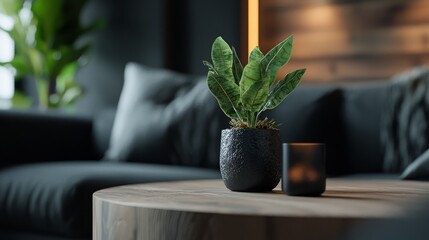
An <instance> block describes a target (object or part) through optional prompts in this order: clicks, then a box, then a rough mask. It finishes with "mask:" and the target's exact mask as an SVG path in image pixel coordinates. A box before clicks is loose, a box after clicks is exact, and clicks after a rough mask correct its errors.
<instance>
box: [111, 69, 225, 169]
mask: <svg viewBox="0 0 429 240" xmlns="http://www.w3.org/2000/svg"><path fill="white" fill-rule="evenodd" d="M226 126H227V120H226V119H225V117H223V114H222V113H221V111H220V110H219V108H218V107H217V104H216V102H215V99H214V98H213V97H212V96H211V94H210V92H209V91H208V88H207V86H206V81H205V77H193V76H188V75H184V74H179V73H176V72H173V71H169V70H165V69H153V68H148V67H145V66H142V65H139V64H136V63H130V64H127V66H126V69H125V82H124V87H123V89H122V92H121V96H120V100H119V104H118V109H117V113H116V116H115V120H114V124H113V129H112V134H111V138H110V147H109V150H108V151H107V153H106V159H108V160H112V161H129V162H145V163H158V164H174V165H187V166H199V167H213V168H216V167H218V165H219V164H218V162H219V142H220V130H221V129H222V128H224V127H226Z"/></svg>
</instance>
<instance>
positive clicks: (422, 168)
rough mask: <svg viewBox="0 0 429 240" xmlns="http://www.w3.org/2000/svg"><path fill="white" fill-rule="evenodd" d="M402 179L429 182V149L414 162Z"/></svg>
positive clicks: (405, 171)
mask: <svg viewBox="0 0 429 240" xmlns="http://www.w3.org/2000/svg"><path fill="white" fill-rule="evenodd" d="M401 178H402V179H413V180H429V149H428V150H426V152H424V153H423V154H422V155H420V156H419V157H418V158H417V159H416V160H415V161H414V162H412V163H411V164H410V165H409V166H408V167H407V168H406V169H405V170H404V172H403V173H402V175H401Z"/></svg>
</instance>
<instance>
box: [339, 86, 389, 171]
mask: <svg viewBox="0 0 429 240" xmlns="http://www.w3.org/2000/svg"><path fill="white" fill-rule="evenodd" d="M387 86H388V84H386V82H364V83H353V84H348V85H346V86H345V87H344V89H343V94H344V103H343V110H342V113H343V117H342V119H343V124H344V134H345V141H344V143H345V147H346V148H345V152H346V157H345V159H344V161H345V162H346V165H347V170H348V171H347V173H373V172H381V171H382V167H383V152H382V149H381V143H380V142H381V140H380V139H381V136H380V126H381V112H382V109H383V107H384V106H383V104H384V98H385V94H386V90H387Z"/></svg>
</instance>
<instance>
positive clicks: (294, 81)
mask: <svg viewBox="0 0 429 240" xmlns="http://www.w3.org/2000/svg"><path fill="white" fill-rule="evenodd" d="M305 70H306V69H299V70H295V71H293V72H290V73H288V74H287V75H286V76H285V77H284V78H283V79H282V80H280V81H279V82H278V83H277V84H276V85H275V87H274V88H273V90H272V91H271V92H270V94H269V96H268V99H267V103H266V105H265V107H266V109H273V108H275V107H277V106H278V105H279V104H280V103H281V102H283V100H284V99H285V98H286V97H287V96H288V95H289V93H291V92H292V91H293V90H294V89H295V87H296V86H297V85H298V83H299V81H300V80H301V78H302V76H303V75H304V73H305Z"/></svg>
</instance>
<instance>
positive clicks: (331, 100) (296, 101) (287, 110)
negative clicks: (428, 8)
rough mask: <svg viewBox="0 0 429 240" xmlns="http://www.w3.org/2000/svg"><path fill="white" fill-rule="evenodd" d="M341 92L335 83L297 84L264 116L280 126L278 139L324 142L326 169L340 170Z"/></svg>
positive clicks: (333, 172)
mask: <svg viewBox="0 0 429 240" xmlns="http://www.w3.org/2000/svg"><path fill="white" fill-rule="evenodd" d="M341 102H342V95H341V91H340V90H339V89H338V88H337V87H335V86H327V85H304V84H303V85H299V86H298V88H296V90H294V91H293V92H292V93H291V94H290V95H289V96H288V97H287V98H286V99H285V101H284V102H283V103H282V104H280V105H279V106H278V107H277V108H275V109H273V110H271V111H267V114H268V117H269V118H273V119H274V120H275V121H276V122H277V123H279V124H281V125H280V127H279V128H280V134H281V138H282V142H285V143H288V142H323V143H325V144H326V171H327V173H328V174H330V175H337V174H343V173H344V165H343V162H344V161H343V160H344V157H343V152H342V150H343V149H344V147H342V145H341V143H342V139H343V137H342V135H341V133H342V126H341V121H340V109H341Z"/></svg>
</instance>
